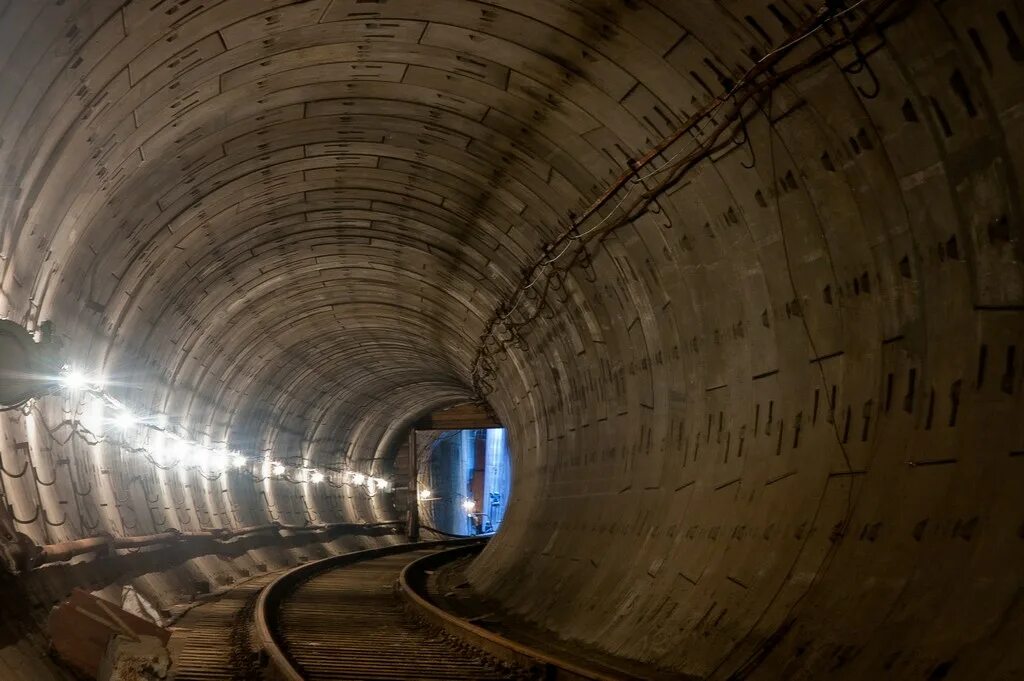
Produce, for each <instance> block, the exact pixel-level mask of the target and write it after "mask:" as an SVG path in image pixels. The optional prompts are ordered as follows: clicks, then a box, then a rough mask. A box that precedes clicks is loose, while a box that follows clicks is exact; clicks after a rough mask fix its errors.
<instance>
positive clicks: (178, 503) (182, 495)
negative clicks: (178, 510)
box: [167, 483, 185, 506]
mask: <svg viewBox="0 0 1024 681" xmlns="http://www.w3.org/2000/svg"><path fill="white" fill-rule="evenodd" d="M178 486H179V487H181V485H180V483H179V485H178ZM167 487H168V488H169V489H170V490H171V501H173V502H174V504H175V506H181V505H182V504H184V503H185V488H184V487H181V499H178V497H176V496H174V485H173V484H172V485H168V486H167Z"/></svg>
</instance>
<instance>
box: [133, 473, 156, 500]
mask: <svg viewBox="0 0 1024 681" xmlns="http://www.w3.org/2000/svg"><path fill="white" fill-rule="evenodd" d="M132 480H138V481H139V485H140V486H141V487H142V496H144V497H145V498H146V501H147V502H148V503H150V504H155V503H157V502H158V501H160V493H159V492H157V495H156V498H155V499H150V498H149V483H147V482H146V479H145V478H144V477H142V476H141V475H136V476H135V477H134V478H132Z"/></svg>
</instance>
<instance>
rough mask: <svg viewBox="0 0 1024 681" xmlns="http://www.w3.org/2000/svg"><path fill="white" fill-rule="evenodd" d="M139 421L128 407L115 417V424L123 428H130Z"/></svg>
mask: <svg viewBox="0 0 1024 681" xmlns="http://www.w3.org/2000/svg"><path fill="white" fill-rule="evenodd" d="M137 421H138V419H136V418H135V415H134V414H132V413H131V412H130V411H128V410H127V409H124V410H122V411H121V412H119V413H118V414H117V415H116V416H115V417H114V425H116V426H117V427H118V428H120V429H121V430H128V429H129V428H131V427H132V426H134V425H135V424H136V422H137Z"/></svg>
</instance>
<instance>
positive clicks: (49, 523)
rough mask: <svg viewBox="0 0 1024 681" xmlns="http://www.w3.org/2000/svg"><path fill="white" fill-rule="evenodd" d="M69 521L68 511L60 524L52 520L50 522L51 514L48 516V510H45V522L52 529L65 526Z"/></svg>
mask: <svg viewBox="0 0 1024 681" xmlns="http://www.w3.org/2000/svg"><path fill="white" fill-rule="evenodd" d="M67 521H68V512H67V511H64V519H63V520H61V521H60V522H59V523H55V522H53V521H52V520H50V516H49V514H47V512H46V509H45V508H44V509H43V522H45V523H46V524H47V525H49V526H50V527H60V526H61V525H63V524H64V523H66V522H67Z"/></svg>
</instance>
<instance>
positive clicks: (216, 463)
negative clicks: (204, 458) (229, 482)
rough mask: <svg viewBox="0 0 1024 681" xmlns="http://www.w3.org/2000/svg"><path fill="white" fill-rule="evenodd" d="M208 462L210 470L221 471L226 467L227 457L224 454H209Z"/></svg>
mask: <svg viewBox="0 0 1024 681" xmlns="http://www.w3.org/2000/svg"><path fill="white" fill-rule="evenodd" d="M208 461H209V463H210V468H212V469H213V470H215V471H222V470H224V469H225V468H227V467H228V455H227V454H226V453H225V452H211V453H210V458H209V459H208Z"/></svg>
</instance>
